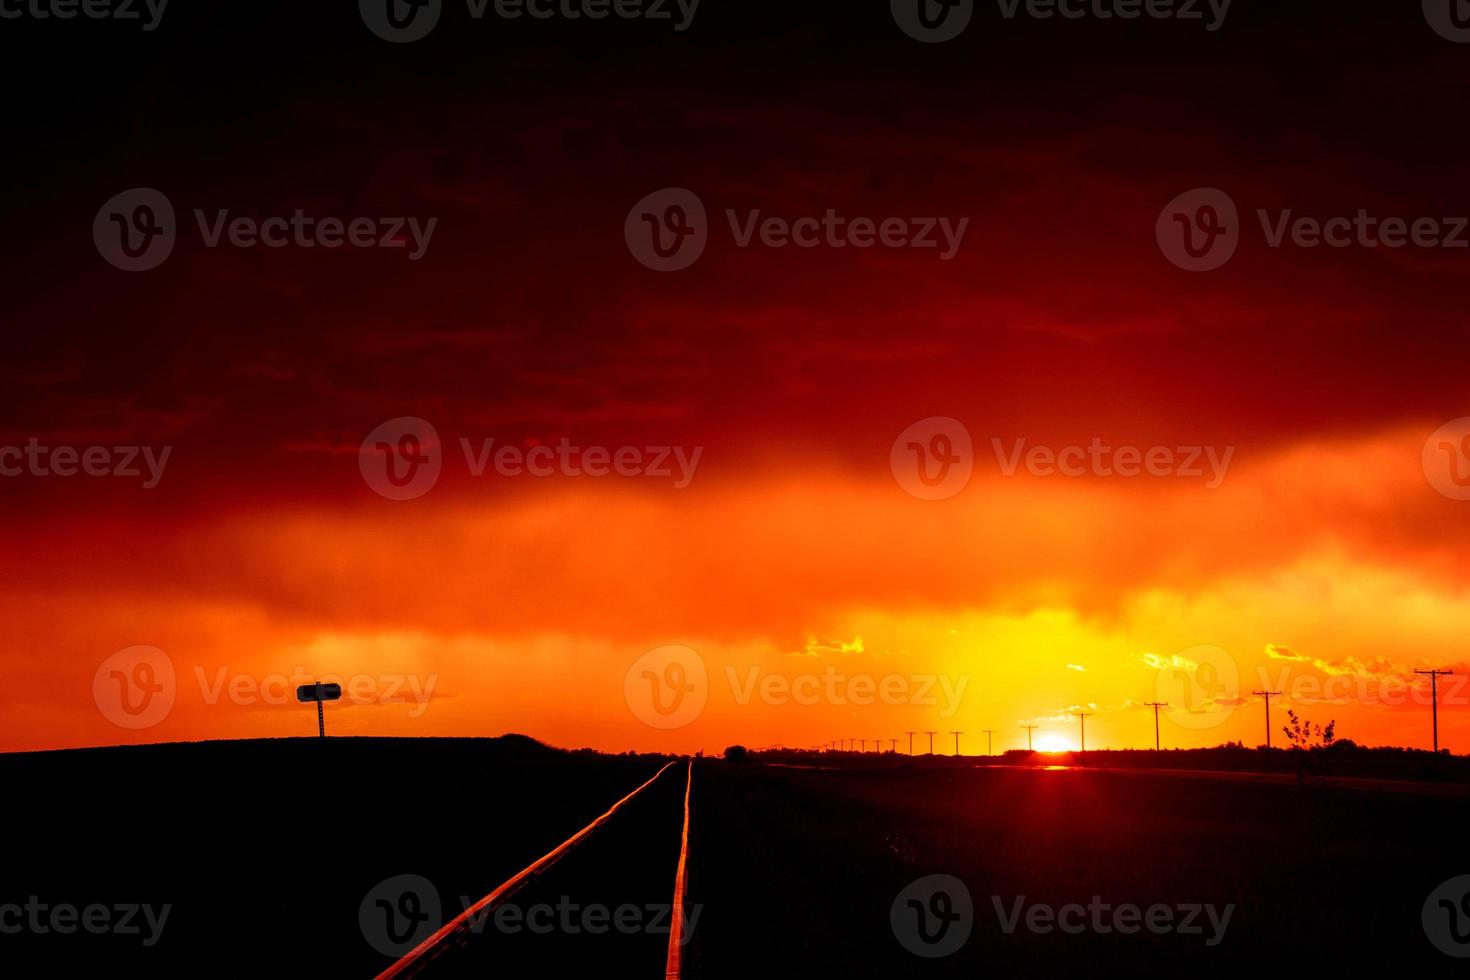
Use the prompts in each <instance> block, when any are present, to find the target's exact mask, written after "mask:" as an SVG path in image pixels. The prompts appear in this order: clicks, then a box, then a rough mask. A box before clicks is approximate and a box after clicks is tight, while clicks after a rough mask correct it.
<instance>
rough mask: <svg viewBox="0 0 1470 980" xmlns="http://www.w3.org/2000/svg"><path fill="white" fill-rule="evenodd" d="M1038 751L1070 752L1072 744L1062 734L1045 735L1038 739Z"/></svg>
mask: <svg viewBox="0 0 1470 980" xmlns="http://www.w3.org/2000/svg"><path fill="white" fill-rule="evenodd" d="M1036 751H1038V752H1070V751H1072V746H1071V745H1070V744H1069V743H1068V742H1067V740H1066V738H1064V737H1063V736H1061V735H1055V734H1052V735H1043V736H1041V737H1040V738H1038V739H1037V740H1036Z"/></svg>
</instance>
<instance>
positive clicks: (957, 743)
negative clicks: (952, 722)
mask: <svg viewBox="0 0 1470 980" xmlns="http://www.w3.org/2000/svg"><path fill="white" fill-rule="evenodd" d="M950 734H951V735H953V736H954V754H955V755H959V754H960V736H961V735H963V734H965V733H964V732H950Z"/></svg>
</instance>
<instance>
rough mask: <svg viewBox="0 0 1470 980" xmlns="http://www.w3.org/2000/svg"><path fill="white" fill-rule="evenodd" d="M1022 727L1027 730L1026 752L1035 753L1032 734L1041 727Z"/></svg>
mask: <svg viewBox="0 0 1470 980" xmlns="http://www.w3.org/2000/svg"><path fill="white" fill-rule="evenodd" d="M1021 727H1022V728H1024V729H1026V751H1027V752H1034V751H1035V750H1034V749H1033V748H1031V733H1032V732H1034V731H1036V729H1038V728H1040V727H1041V726H1040V725H1022V726H1021Z"/></svg>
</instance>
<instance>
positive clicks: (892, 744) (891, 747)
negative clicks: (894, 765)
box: [888, 738, 898, 755]
mask: <svg viewBox="0 0 1470 980" xmlns="http://www.w3.org/2000/svg"><path fill="white" fill-rule="evenodd" d="M888 751H889V752H892V753H893V754H894V755H898V739H896V738H890V739H889V740H888Z"/></svg>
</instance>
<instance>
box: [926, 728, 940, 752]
mask: <svg viewBox="0 0 1470 980" xmlns="http://www.w3.org/2000/svg"><path fill="white" fill-rule="evenodd" d="M924 734H925V735H928V736H929V754H930V755H933V754H934V736H935V735H938V734H939V733H938V732H925V733H924Z"/></svg>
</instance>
